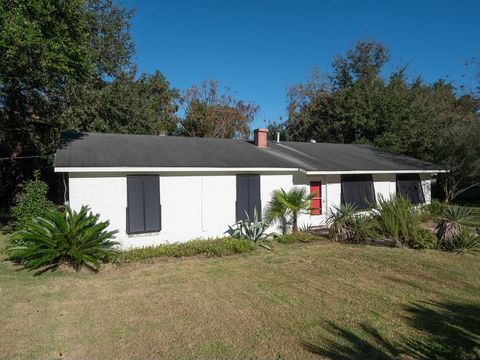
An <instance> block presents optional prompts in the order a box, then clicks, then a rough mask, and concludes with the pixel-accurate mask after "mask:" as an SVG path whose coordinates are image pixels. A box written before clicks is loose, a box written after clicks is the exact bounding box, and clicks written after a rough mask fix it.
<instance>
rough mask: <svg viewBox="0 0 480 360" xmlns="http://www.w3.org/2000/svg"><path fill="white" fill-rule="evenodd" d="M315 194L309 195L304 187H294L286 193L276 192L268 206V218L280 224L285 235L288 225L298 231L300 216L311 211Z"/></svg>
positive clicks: (283, 191)
mask: <svg viewBox="0 0 480 360" xmlns="http://www.w3.org/2000/svg"><path fill="white" fill-rule="evenodd" d="M314 196H315V194H313V193H312V194H309V193H307V190H306V189H305V188H304V187H301V188H297V187H294V188H292V189H290V190H289V191H288V192H286V191H285V190H283V189H279V190H274V191H273V193H272V197H271V199H270V201H269V202H268V204H267V209H266V218H267V220H268V221H269V222H276V221H278V222H279V223H280V226H281V228H282V232H283V233H284V234H285V233H286V230H287V225H288V224H290V223H291V224H292V231H293V232H297V231H298V215H300V214H301V213H306V212H307V211H308V210H309V209H310V202H311V200H312V199H313V197H314Z"/></svg>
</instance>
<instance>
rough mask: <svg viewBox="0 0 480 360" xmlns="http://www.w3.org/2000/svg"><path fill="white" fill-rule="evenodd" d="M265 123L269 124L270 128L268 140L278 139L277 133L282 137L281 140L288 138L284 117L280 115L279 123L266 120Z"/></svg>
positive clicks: (268, 127)
mask: <svg viewBox="0 0 480 360" xmlns="http://www.w3.org/2000/svg"><path fill="white" fill-rule="evenodd" d="M265 125H266V126H267V129H268V134H267V136H268V140H273V141H276V140H277V134H278V135H279V137H280V141H285V140H287V137H286V134H285V123H284V122H283V121H282V118H281V117H280V121H279V122H278V123H277V122H276V121H268V122H267V121H265Z"/></svg>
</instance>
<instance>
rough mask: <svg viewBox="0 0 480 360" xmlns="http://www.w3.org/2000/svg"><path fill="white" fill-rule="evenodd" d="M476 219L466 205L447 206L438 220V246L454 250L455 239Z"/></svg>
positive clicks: (436, 230)
mask: <svg viewBox="0 0 480 360" xmlns="http://www.w3.org/2000/svg"><path fill="white" fill-rule="evenodd" d="M473 220H474V216H473V211H472V209H471V208H468V207H464V206H447V207H446V208H445V209H444V211H443V214H442V215H441V216H440V217H439V218H438V220H437V226H436V228H435V232H436V234H437V238H438V247H439V248H441V249H444V250H453V249H454V248H455V244H454V243H455V240H456V239H457V238H458V237H459V236H460V235H461V234H462V233H463V232H464V231H465V228H466V227H468V226H469V225H471V223H472V221H473Z"/></svg>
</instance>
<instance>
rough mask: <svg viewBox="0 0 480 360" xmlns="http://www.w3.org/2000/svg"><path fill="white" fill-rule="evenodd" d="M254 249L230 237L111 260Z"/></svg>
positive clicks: (135, 251) (130, 253)
mask: <svg viewBox="0 0 480 360" xmlns="http://www.w3.org/2000/svg"><path fill="white" fill-rule="evenodd" d="M255 248H256V246H255V244H254V243H253V242H252V241H249V240H244V239H233V238H230V237H225V238H221V239H212V240H192V241H189V242H186V243H175V244H165V245H159V246H148V247H143V248H138V249H131V250H128V251H122V252H120V253H118V254H117V255H115V256H114V257H113V258H112V262H114V263H129V262H135V261H142V260H147V259H151V258H157V257H188V256H196V255H205V256H207V257H212V256H227V255H233V254H241V253H246V252H252V251H253V250H255Z"/></svg>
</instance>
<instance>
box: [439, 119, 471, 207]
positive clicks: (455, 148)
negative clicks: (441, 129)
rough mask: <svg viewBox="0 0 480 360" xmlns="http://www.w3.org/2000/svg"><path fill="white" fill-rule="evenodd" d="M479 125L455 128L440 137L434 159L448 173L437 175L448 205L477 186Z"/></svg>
mask: <svg viewBox="0 0 480 360" xmlns="http://www.w3.org/2000/svg"><path fill="white" fill-rule="evenodd" d="M479 138H480V122H468V123H466V124H461V123H458V124H455V125H453V126H452V127H449V128H447V129H445V134H444V135H443V136H442V137H440V139H439V143H438V146H437V153H436V157H437V159H438V162H439V163H440V164H442V165H444V166H445V167H446V168H448V169H449V172H448V173H442V174H439V181H440V184H442V188H443V192H444V194H445V200H446V201H447V202H448V201H451V200H453V199H455V197H457V196H458V195H460V194H462V193H463V192H465V191H466V190H468V189H470V188H471V187H473V186H475V185H478V184H480V141H479V140H478V139H479Z"/></svg>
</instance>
